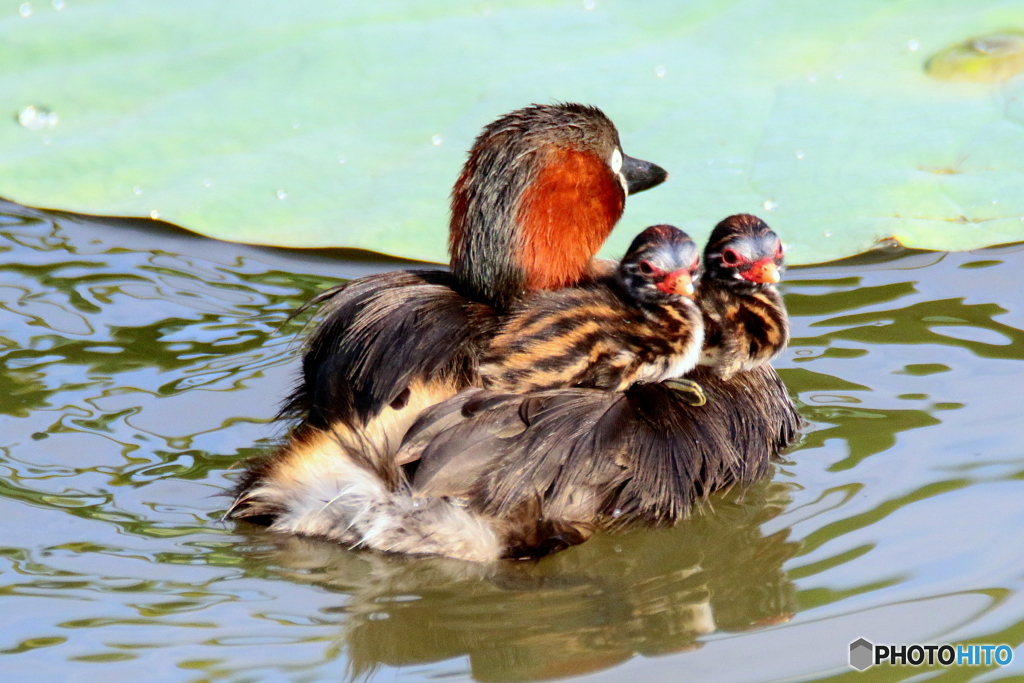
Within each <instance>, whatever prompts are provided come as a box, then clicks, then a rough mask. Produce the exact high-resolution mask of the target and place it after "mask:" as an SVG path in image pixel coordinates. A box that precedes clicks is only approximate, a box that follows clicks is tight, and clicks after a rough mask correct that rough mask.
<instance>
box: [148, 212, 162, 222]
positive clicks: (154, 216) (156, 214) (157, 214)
mask: <svg viewBox="0 0 1024 683" xmlns="http://www.w3.org/2000/svg"><path fill="white" fill-rule="evenodd" d="M149 217H150V218H152V219H153V220H159V219H160V212H159V211H157V210H156V209H153V210H152V211H150V212H149Z"/></svg>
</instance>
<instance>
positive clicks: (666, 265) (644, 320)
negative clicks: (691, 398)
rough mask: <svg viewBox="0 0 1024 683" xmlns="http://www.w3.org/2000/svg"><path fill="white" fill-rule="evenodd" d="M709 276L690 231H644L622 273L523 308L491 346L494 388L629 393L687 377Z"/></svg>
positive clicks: (486, 376)
mask: <svg viewBox="0 0 1024 683" xmlns="http://www.w3.org/2000/svg"><path fill="white" fill-rule="evenodd" d="M699 268H700V259H699V256H698V253H697V247H696V245H695V244H694V243H693V241H692V240H691V239H690V238H689V237H688V236H687V235H686V233H684V232H682V231H681V230H679V229H678V228H675V227H672V226H668V225H657V226H653V227H650V228H648V229H647V230H644V231H643V232H642V233H640V235H639V236H637V238H636V239H635V240H634V242H633V244H632V246H630V249H629V251H628V252H627V253H626V256H625V257H624V258H623V260H622V263H621V264H620V265H619V267H618V269H617V270H616V272H615V274H614V275H611V276H608V277H605V278H602V279H600V280H598V281H597V282H593V283H589V284H587V285H583V286H580V287H577V288H575V289H566V290H561V291H558V292H545V293H541V294H536V295H534V296H533V297H531V298H529V299H527V300H526V301H524V302H522V303H521V304H520V305H519V307H518V308H517V309H516V310H514V311H513V312H512V313H511V315H509V317H508V318H507V319H506V320H505V322H504V323H503V325H502V327H501V328H500V330H499V332H498V334H497V335H496V336H495V337H494V338H493V339H492V340H491V342H490V343H489V345H488V347H487V351H486V353H485V354H484V357H483V359H482V362H481V365H480V378H481V381H482V383H483V385H484V387H485V388H487V389H492V390H495V391H510V392H525V391H536V390H541V389H554V388H561V387H587V388H596V389H610V390H613V391H622V390H625V389H627V388H628V387H630V386H632V385H634V384H636V383H646V382H658V381H661V380H663V379H666V378H668V377H675V376H679V375H682V374H683V373H685V372H687V371H688V370H690V369H691V368H693V366H694V365H695V364H696V362H697V359H698V357H699V355H700V349H701V346H702V344H703V340H704V331H703V324H702V317H701V313H700V309H699V308H698V307H697V305H696V304H695V303H694V302H693V300H692V299H691V298H690V294H692V292H693V286H692V282H693V280H694V279H695V278H696V277H697V276H698V274H699Z"/></svg>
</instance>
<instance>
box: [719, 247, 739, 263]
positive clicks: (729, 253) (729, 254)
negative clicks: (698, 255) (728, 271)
mask: <svg viewBox="0 0 1024 683" xmlns="http://www.w3.org/2000/svg"><path fill="white" fill-rule="evenodd" d="M741 260H742V259H741V258H740V255H739V254H737V253H736V252H735V251H733V250H732V249H726V250H725V251H723V252H722V263H724V264H725V265H727V266H736V265H739V263H740V261H741Z"/></svg>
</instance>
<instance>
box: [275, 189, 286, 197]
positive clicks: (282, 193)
mask: <svg viewBox="0 0 1024 683" xmlns="http://www.w3.org/2000/svg"><path fill="white" fill-rule="evenodd" d="M277 198H278V199H288V193H287V192H285V191H284V190H278V191H277Z"/></svg>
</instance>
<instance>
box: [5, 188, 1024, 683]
mask: <svg viewBox="0 0 1024 683" xmlns="http://www.w3.org/2000/svg"><path fill="white" fill-rule="evenodd" d="M640 227H642V226H640V225H629V224H628V221H627V223H626V224H624V225H623V226H622V227H620V228H619V231H635V230H637V229H639V228H640ZM0 252H2V255H0V363H2V364H0V518H2V520H3V522H2V527H0V528H2V532H0V679H2V680H4V681H66V680H78V681H114V680H129V681H147V682H149V681H232V682H234V681H239V682H240V681H321V680H323V681H341V680H347V679H352V680H373V681H427V680H437V679H443V680H455V681H462V680H480V681H531V680H538V679H547V678H555V677H581V678H586V679H587V680H591V681H623V680H628V681H631V682H633V683H642V682H646V681H684V680H693V681H723V682H732V681H737V682H741V681H782V680H832V679H842V680H849V681H854V680H858V681H865V682H868V681H870V682H872V683H874V682H877V681H896V680H909V679H912V678H913V679H914V680H925V679H926V678H927V679H928V680H951V681H960V680H974V679H977V680H1008V679H1009V678H1011V677H1020V676H1022V672H1024V653H1021V652H1017V654H1018V655H1020V658H1019V660H1018V661H1015V662H1014V663H1013V664H1011V665H1010V666H1008V667H1005V668H1001V669H997V668H996V667H973V668H972V667H961V668H951V669H946V670H940V669H938V668H932V669H928V668H927V667H925V668H924V669H915V668H910V667H902V668H899V667H897V668H886V667H875V668H873V669H871V670H869V671H868V672H866V673H863V674H860V673H857V672H854V671H853V670H852V669H850V668H849V667H848V666H847V664H846V656H847V654H846V653H847V647H848V644H849V643H850V641H852V640H855V639H856V638H859V637H866V638H868V639H869V640H871V641H873V642H877V643H912V642H936V643H939V642H950V643H960V642H973V643H1007V644H1009V645H1011V646H1012V647H1014V648H1015V649H1016V648H1018V645H1019V644H1020V643H1021V641H1022V640H1024V582H1022V577H1024V543H1022V541H1024V481H1021V480H1022V479H1024V447H1022V445H1021V435H1022V429H1021V427H1020V425H1021V420H1020V414H1021V412H1022V407H1024V392H1022V391H1021V385H1022V382H1024V363H1022V362H1021V360H1022V359H1024V303H1022V299H1024V298H1022V292H1024V287H1022V285H1021V280H1020V273H1021V272H1022V270H1024V247H1022V246H1020V245H1016V246H1009V247H1004V248H995V249H988V250H984V251H981V252H973V253H950V254H947V253H935V252H912V251H906V250H891V251H877V252H873V253H871V254H870V255H867V256H862V257H859V258H857V259H853V260H849V261H846V262H842V263H837V264H832V265H828V266H821V267H812V268H800V269H793V270H790V271H789V272H788V273H787V274H786V284H785V287H784V289H785V293H786V298H787V303H788V305H789V307H790V311H791V313H792V316H793V328H794V329H793V336H794V339H793V342H792V345H791V347H790V348H789V349H788V350H787V351H786V352H785V354H784V355H783V357H782V358H781V359H780V361H779V362H778V363H777V366H778V367H779V369H780V372H781V373H782V375H783V377H784V379H785V380H786V382H787V384H788V385H789V387H790V390H791V393H792V395H793V397H794V399H795V400H796V401H797V402H798V404H799V406H800V410H801V412H802V414H803V416H804V417H805V419H806V420H807V421H808V426H807V429H806V435H805V436H804V438H803V441H802V442H801V444H800V445H799V446H798V447H797V448H796V449H795V450H794V451H792V452H791V453H790V454H789V455H788V458H789V460H788V462H786V463H785V464H783V465H781V466H780V467H779V468H778V470H777V472H776V474H775V476H774V478H773V479H772V480H771V481H766V482H763V483H762V484H759V485H757V486H754V487H753V488H751V489H749V490H747V491H743V492H738V491H733V492H730V493H727V494H724V495H716V496H714V497H713V498H712V500H711V501H710V504H708V505H707V506H706V507H705V508H703V509H702V510H701V511H700V512H699V514H698V515H697V516H696V517H695V518H694V519H693V520H692V521H690V522H688V523H685V524H682V525H681V526H679V527H678V528H675V529H670V530H663V531H657V532H646V533H633V534H629V535H623V536H605V537H598V538H596V539H594V540H592V541H590V542H588V543H586V544H584V545H582V546H579V547H576V548H573V549H571V550H569V551H567V552H564V553H561V554H559V555H556V556H554V557H551V558H548V559H547V560H544V561H542V562H540V563H539V564H508V565H502V566H499V567H480V566H475V565H466V564H461V563H456V562H448V561H441V560H429V559H395V558H389V557H382V556H377V555H372V554H368V553H359V552H351V551H347V550H344V549H340V548H337V547H334V546H331V545H327V544H322V543H313V542H305V541H299V540H294V539H287V538H277V537H274V536H271V535H269V534H267V533H265V532H262V531H259V530H254V529H236V528H235V527H234V526H233V525H230V524H227V525H226V524H223V523H221V522H220V521H219V518H220V516H221V514H222V512H223V510H224V509H225V507H226V505H227V502H228V501H227V499H226V498H225V497H223V496H222V495H221V493H222V492H223V491H224V490H225V489H226V488H227V487H228V486H230V483H231V480H232V477H233V476H234V472H232V468H233V466H234V465H235V463H236V462H237V461H238V460H239V459H240V458H243V457H246V456H249V455H251V454H254V453H256V452H258V451H260V450H261V449H264V448H268V447H270V446H271V445H272V444H273V443H274V439H275V438H277V437H278V436H279V435H280V431H281V429H280V427H279V426H277V425H275V424H272V423H271V422H270V420H271V418H272V416H273V414H274V412H275V410H276V407H277V403H278V401H279V400H280V399H281V398H282V397H283V396H284V395H285V393H286V392H287V391H288V390H289V388H290V386H291V383H292V381H293V379H294V375H295V372H296V369H297V355H296V354H297V351H298V348H299V347H298V344H297V343H296V335H297V334H298V333H299V332H300V330H301V325H302V320H297V321H290V322H289V321H288V316H289V313H290V312H291V311H292V310H293V309H294V308H295V307H296V306H297V305H298V304H300V303H302V302H303V301H305V300H307V299H308V298H310V297H311V296H313V295H314V294H315V293H316V292H318V291H320V290H321V289H323V288H324V287H327V286H329V285H331V284H334V283H336V282H338V281H339V279H342V278H350V277H357V276H361V275H365V274H368V273H371V272H378V271H381V270H386V269H390V268H394V267H397V265H398V264H396V263H395V262H384V261H374V260H366V259H361V258H360V255H359V254H358V253H355V252H347V253H344V254H341V255H340V256H339V254H337V253H333V254H332V253H328V252H315V253H313V252H287V251H281V250H272V249H266V248H257V247H247V246H242V245H236V244H229V243H222V242H215V241H212V240H207V239H204V238H199V237H195V236H192V235H189V234H186V233H181V232H177V231H174V230H171V229H170V228H165V227H162V226H161V225H160V224H157V223H153V222H148V221H147V222H131V221H116V220H94V219H87V218H83V217H76V216H70V215H56V214H46V213H42V212H39V211H35V210H30V209H25V208H22V207H19V206H16V205H12V204H2V205H0Z"/></svg>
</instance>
